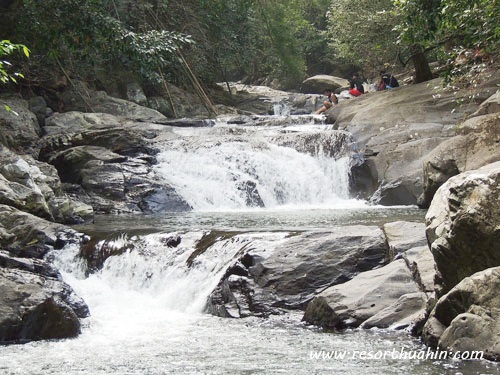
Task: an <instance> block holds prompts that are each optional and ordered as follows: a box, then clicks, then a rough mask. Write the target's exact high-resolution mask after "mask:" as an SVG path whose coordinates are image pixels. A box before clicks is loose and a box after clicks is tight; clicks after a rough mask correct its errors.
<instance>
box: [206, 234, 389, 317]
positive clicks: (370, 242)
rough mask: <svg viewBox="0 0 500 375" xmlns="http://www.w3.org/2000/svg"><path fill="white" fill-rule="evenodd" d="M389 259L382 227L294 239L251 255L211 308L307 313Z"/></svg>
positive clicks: (239, 313) (232, 313)
mask: <svg viewBox="0 0 500 375" xmlns="http://www.w3.org/2000/svg"><path fill="white" fill-rule="evenodd" d="M386 255H387V247H386V243H385V238H384V235H383V232H382V231H381V230H380V229H379V228H377V227H360V226H352V227H337V228H334V229H333V230H332V231H331V232H327V233H325V232H306V233H303V234H296V235H292V236H290V237H289V238H287V239H286V240H284V241H283V243H282V244H280V245H279V246H277V247H276V248H273V249H265V250H256V249H249V250H247V251H245V252H244V253H243V254H242V255H241V256H240V257H239V259H238V260H237V262H236V263H235V264H234V265H233V266H232V267H230V268H229V270H228V271H227V272H226V275H225V276H224V278H223V279H222V280H221V282H220V283H219V285H218V286H217V288H216V289H215V291H214V292H213V293H212V294H211V296H210V297H209V301H208V307H207V309H208V311H210V312H211V313H212V314H215V315H219V316H228V317H244V316H249V315H256V316H266V315H269V314H273V313H279V312H280V309H281V308H287V309H303V308H304V307H305V305H306V304H307V303H308V302H309V301H310V300H311V298H313V296H314V295H315V294H316V293H318V292H320V291H322V290H323V289H325V288H327V287H328V286H330V285H334V284H338V283H342V282H345V281H347V280H349V279H351V278H352V277H353V276H354V275H356V274H357V273H359V272H363V271H366V270H369V269H372V268H374V267H377V266H380V265H381V264H383V263H384V262H385V260H386Z"/></svg>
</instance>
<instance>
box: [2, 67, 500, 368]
mask: <svg viewBox="0 0 500 375" xmlns="http://www.w3.org/2000/svg"><path fill="white" fill-rule="evenodd" d="M491 74H492V75H491V76H490V77H489V78H488V79H487V80H485V81H486V82H487V84H484V85H478V86H477V87H474V88H473V89H470V90H464V91H458V92H448V91H443V89H442V88H440V86H439V82H437V81H433V82H429V83H425V84H419V85H414V86H408V87H401V88H398V89H394V90H391V91H390V92H380V93H370V94H367V95H364V96H363V97H360V98H356V99H349V100H345V101H344V102H342V103H341V104H340V105H339V106H337V107H335V108H334V109H333V110H331V112H330V113H329V115H328V121H329V122H331V123H334V124H335V127H336V128H338V129H342V130H345V131H347V132H349V133H351V134H352V136H353V139H354V141H355V150H354V151H355V156H356V158H355V160H356V163H357V164H356V165H354V166H353V173H352V183H351V190H352V192H353V194H355V195H358V196H362V197H364V198H366V199H369V200H371V201H372V202H373V203H379V204H385V205H393V204H417V203H418V204H420V205H421V206H422V207H428V206H430V208H429V211H428V213H427V217H426V223H425V224H424V223H410V222H393V223H389V224H386V225H384V226H383V227H378V226H348V227H334V228H331V229H330V230H328V231H306V232H296V233H290V234H289V236H288V237H287V238H286V239H284V240H283V243H282V244H281V245H280V246H278V247H276V248H275V249H273V250H272V251H266V252H263V251H260V250H256V249H246V250H245V251H243V252H241V253H240V254H239V255H238V257H237V259H235V261H234V264H232V265H231V266H230V267H229V269H228V270H227V272H226V273H225V275H224V276H223V277H222V278H221V280H220V282H219V284H218V285H217V287H216V288H215V289H214V291H213V292H212V293H211V294H210V297H209V300H208V303H207V311H209V312H210V313H212V314H215V315H219V316H225V317H246V316H262V317H265V316H268V315H270V314H280V313H282V312H283V311H286V310H289V309H299V310H304V311H305V315H304V320H305V321H306V322H308V323H311V324H316V325H319V326H322V327H325V328H327V329H334V330H342V329H345V328H349V327H361V328H371V327H380V328H389V329H398V330H400V329H407V330H409V331H411V332H412V333H413V334H417V335H423V337H424V339H425V340H426V342H427V343H428V344H429V345H431V346H439V347H440V348H450V349H452V350H472V349H474V350H485V353H486V356H487V357H488V358H490V359H498V358H499V353H500V348H498V343H497V341H498V340H497V334H496V333H497V332H498V320H497V319H496V317H497V316H498V311H499V309H500V305H499V303H498V301H497V300H498V298H495V297H494V296H495V294H494V291H495V287H496V285H497V284H498V270H497V268H498V267H499V266H500V258H499V256H498V254H500V248H499V245H498V244H499V243H500V241H499V240H500V238H499V237H498V236H499V225H500V224H499V223H500V217H499V216H500V214H499V208H498V205H497V204H492V202H498V201H499V200H500V199H499V196H498V195H499V189H498V182H499V181H498V179H499V178H498V175H499V172H500V164H499V163H498V160H500V151H499V147H498V143H499V141H500V136H499V129H500V124H499V120H500V99H499V93H498V91H497V83H498V82H499V76H498V72H496V71H494V72H492V73H491ZM79 92H80V94H79V95H76V93H75V92H72V91H71V90H68V92H66V93H65V94H64V95H61V96H60V98H59V99H60V100H62V101H63V104H64V105H63V107H64V108H65V111H64V112H60V113H54V112H53V110H54V109H55V107H54V106H53V107H50V105H51V104H50V101H49V104H47V101H46V98H42V97H35V98H31V99H29V100H26V99H23V98H20V97H12V96H10V97H3V98H2V101H4V102H5V103H7V104H8V105H9V106H10V107H11V108H12V109H13V111H15V112H16V113H14V112H6V111H0V129H1V138H0V141H1V146H0V160H1V169H0V191H1V192H2V194H1V195H0V244H1V249H0V250H1V254H0V271H1V274H0V277H1V279H2V280H0V289H1V290H2V293H1V295H0V299H1V301H0V302H1V304H0V306H1V309H0V341H1V342H23V341H26V340H36V339H47V338H61V337H72V336H75V335H77V334H78V332H79V329H80V321H79V319H80V318H82V317H85V316H87V315H88V313H89V312H88V309H87V308H86V306H85V303H84V302H83V301H82V300H81V299H79V298H78V297H77V296H76V295H75V294H74V292H73V291H72V290H71V288H70V287H69V286H68V285H66V284H65V283H64V282H63V281H62V280H61V277H60V275H59V273H58V271H57V270H55V269H53V267H52V266H51V264H50V262H48V261H47V260H46V259H45V258H44V256H45V255H46V254H47V253H48V252H49V251H51V250H54V249H55V250H57V249H61V248H63V247H64V245H65V244H67V243H69V242H74V243H76V244H78V245H79V246H82V252H86V253H87V254H90V258H92V259H102V260H103V261H104V259H105V257H101V255H100V254H97V255H96V254H93V252H95V251H103V250H102V249H103V247H99V248H97V247H96V243H95V242H92V241H91V240H90V239H89V238H88V237H87V236H86V235H84V234H81V233H77V232H75V231H73V230H71V229H70V228H69V227H68V226H67V225H70V224H76V223H85V222H88V221H91V220H92V218H93V215H94V213H102V214H111V213H113V214H115V213H154V212H161V211H171V212H178V211H185V210H190V209H191V207H190V206H189V204H188V203H187V202H185V201H184V200H183V199H182V198H181V197H180V196H179V195H177V194H176V192H175V190H174V189H173V188H171V187H170V186H166V185H165V184H164V183H162V181H161V180H160V179H158V178H157V176H156V175H155V173H154V165H155V163H156V154H157V152H158V150H157V145H158V142H161V141H164V140H168V139H171V138H172V137H175V135H174V133H173V132H172V131H171V129H172V127H173V126H183V127H185V126H207V125H210V124H211V122H210V120H203V119H191V120H186V119H181V120H173V119H171V118H169V117H167V116H168V111H167V110H166V109H164V110H162V112H163V113H160V112H159V111H157V110H154V109H151V108H147V107H144V106H142V105H140V104H138V103H134V102H131V101H128V100H123V99H117V98H112V97H110V96H108V95H106V94H105V93H103V92H100V93H91V94H88V96H86V98H85V100H84V101H83V102H82V100H81V99H82V98H81V92H83V91H82V90H80V91H79ZM85 92H86V93H89V90H88V89H87V88H86V89H85ZM134 92H135V93H136V94H137V92H138V91H137V90H134ZM240 94H241V93H240ZM178 95H179V97H180V96H181V93H180V92H179V93H178ZM79 96H80V99H78V97H79ZM136 96H137V95H135V96H134V97H131V98H128V99H133V100H135V101H136V102H141V101H142V102H144V98H142V96H140V95H139V96H140V97H136ZM239 98H246V99H242V101H241V103H242V105H243V106H244V109H243V111H240V112H237V111H236V110H234V109H230V108H228V107H225V106H222V105H221V106H219V107H218V108H220V109H221V111H225V112H226V113H231V114H233V115H236V114H238V113H239V115H245V116H249V115H251V112H252V110H253V111H254V112H253V113H260V114H265V113H269V111H270V109H271V108H272V106H273V105H274V104H273V101H272V100H269V98H264V99H262V96H261V94H259V95H257V96H255V95H254V96H252V95H251V94H250V93H248V92H246V93H245V94H241V96H239ZM250 98H251V99H250ZM184 99H186V98H184ZM281 99H282V100H285V101H286V100H288V101H289V103H292V104H293V105H292V108H299V107H300V105H303V107H304V108H306V107H307V110H308V111H310V110H312V109H313V108H314V106H316V102H315V98H314V97H313V96H311V95H304V96H300V95H299V94H297V95H295V94H294V95H287V96H286V97H284V98H281ZM146 101H147V102H150V103H151V102H153V101H152V98H146ZM251 101H253V103H254V104H251ZM178 102H179V103H180V102H189V100H187V99H186V100H183V99H182V98H179V100H178ZM144 103H145V102H144ZM144 103H143V104H144ZM192 103H196V101H195V100H194V99H193V101H192ZM300 103H302V104H300ZM88 106H90V107H91V108H92V109H93V112H88ZM293 106H295V107H293ZM297 110H298V109H297ZM187 112H189V111H187ZM202 112H203V111H202ZM193 113H194V109H193ZM202 115H203V113H201V112H200V116H202ZM235 118H236V117H235ZM239 118H240V120H241V121H245V118H244V117H241V116H240V117H239ZM238 121H239V120H238ZM425 226H427V228H425ZM208 236H210V235H209V234H208ZM212 236H213V237H214V238H212V239H211V237H210V238H205V239H202V240H201V241H200V244H199V245H198V246H197V247H198V248H197V250H196V252H195V253H193V255H192V257H190V259H191V261H193V260H195V259H196V256H197V254H199V253H202V252H203V248H204V246H205V247H206V246H208V244H210V243H212V242H213V240H214V239H215V238H217V236H215V235H213V234H212ZM227 236H230V234H227V235H226V237H227ZM175 241H177V240H175ZM175 241H174V242H175ZM179 241H181V239H179ZM166 246H167V247H175V243H170V245H167V244H166ZM119 253H120V252H119V251H118V252H116V254H119ZM116 254H114V253H113V254H111V253H110V254H107V255H106V256H113V255H116ZM94 255H95V256H94ZM94 268H95V270H97V269H99V266H95V267H94ZM457 327H458V328H461V329H457ZM478 333H480V334H478ZM476 336H477V337H480V338H481V339H479V338H477V339H474V340H473V339H472V338H473V337H476ZM482 338H484V340H483V339H482Z"/></svg>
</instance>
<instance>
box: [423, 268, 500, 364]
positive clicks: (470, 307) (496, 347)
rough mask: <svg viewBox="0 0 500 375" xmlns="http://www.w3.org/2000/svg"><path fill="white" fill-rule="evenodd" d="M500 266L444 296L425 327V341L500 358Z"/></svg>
mask: <svg viewBox="0 0 500 375" xmlns="http://www.w3.org/2000/svg"><path fill="white" fill-rule="evenodd" d="M499 288H500V267H494V268H489V269H487V270H484V271H480V272H478V273H475V274H474V275H472V276H470V277H467V278H465V279H463V280H462V281H461V282H460V283H459V284H458V285H456V286H455V287H454V288H453V289H452V290H450V291H449V292H448V293H447V294H446V295H444V296H443V297H441V298H440V299H439V301H438V302H437V304H436V306H435V307H434V309H433V310H432V312H431V314H430V317H429V320H428V321H427V323H426V324H425V326H424V334H423V337H424V340H425V342H426V343H427V344H428V345H430V346H432V347H439V348H441V349H449V350H452V351H460V352H464V351H483V352H484V357H485V358H486V359H491V360H496V361H498V360H500V342H499V341H498V332H500V295H499V294H498V290H499Z"/></svg>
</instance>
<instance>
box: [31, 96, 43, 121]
mask: <svg viewBox="0 0 500 375" xmlns="http://www.w3.org/2000/svg"><path fill="white" fill-rule="evenodd" d="M28 105H29V109H30V111H31V112H33V113H34V114H35V116H36V119H37V121H38V125H40V127H43V126H44V125H45V117H46V114H47V102H46V101H45V99H44V98H43V97H42V96H34V97H32V98H30V99H29V101H28Z"/></svg>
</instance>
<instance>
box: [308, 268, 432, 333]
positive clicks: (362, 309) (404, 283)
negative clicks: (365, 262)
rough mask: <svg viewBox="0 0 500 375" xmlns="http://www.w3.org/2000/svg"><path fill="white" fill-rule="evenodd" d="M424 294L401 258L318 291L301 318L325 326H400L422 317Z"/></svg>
mask: <svg viewBox="0 0 500 375" xmlns="http://www.w3.org/2000/svg"><path fill="white" fill-rule="evenodd" d="M426 303H427V296H426V295H425V293H423V292H421V291H420V290H419V288H418V285H417V284H416V283H415V281H414V280H413V278H412V274H411V272H410V270H409V269H408V267H407V265H406V262H405V261H404V260H403V259H399V260H395V261H393V262H391V263H389V264H388V265H386V266H384V267H381V268H377V269H375V270H371V271H367V272H363V273H361V274H359V275H357V276H356V277H354V278H353V279H352V280H350V281H348V282H346V283H343V284H339V285H335V286H332V287H330V288H328V289H326V290H324V291H323V292H321V293H319V294H318V295H317V296H316V297H314V299H313V300H312V301H311V302H310V303H309V305H308V306H307V309H306V312H305V314H304V318H303V319H304V320H305V321H306V322H307V323H310V324H315V325H319V326H321V327H323V328H326V329H334V330H342V329H345V328H355V327H360V326H361V327H363V328H372V327H379V328H392V329H403V328H407V327H408V326H410V325H412V324H414V322H417V321H420V320H422V316H423V315H424V314H425V307H426Z"/></svg>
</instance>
